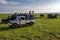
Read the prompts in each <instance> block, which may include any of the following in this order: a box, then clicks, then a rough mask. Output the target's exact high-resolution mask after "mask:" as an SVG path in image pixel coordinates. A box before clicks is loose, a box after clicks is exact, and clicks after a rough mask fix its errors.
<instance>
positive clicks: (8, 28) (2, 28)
mask: <svg viewBox="0 0 60 40" xmlns="http://www.w3.org/2000/svg"><path fill="white" fill-rule="evenodd" d="M25 27H30V26H22V27H21V26H20V27H16V28H10V27H8V26H7V27H0V31H8V30H13V29H19V28H25Z"/></svg>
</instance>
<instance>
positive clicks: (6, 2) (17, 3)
mask: <svg viewBox="0 0 60 40" xmlns="http://www.w3.org/2000/svg"><path fill="white" fill-rule="evenodd" d="M0 4H3V5H20V3H19V2H8V1H6V0H0Z"/></svg>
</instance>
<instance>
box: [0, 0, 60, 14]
mask: <svg viewBox="0 0 60 40" xmlns="http://www.w3.org/2000/svg"><path fill="white" fill-rule="evenodd" d="M30 10H32V11H34V12H35V13H53V12H60V0H0V13H14V12H19V13H25V12H26V13H28V12H29V11H30Z"/></svg>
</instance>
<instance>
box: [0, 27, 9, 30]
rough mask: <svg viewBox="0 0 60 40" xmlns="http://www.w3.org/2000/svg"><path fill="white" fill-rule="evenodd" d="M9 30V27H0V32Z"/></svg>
mask: <svg viewBox="0 0 60 40" xmlns="http://www.w3.org/2000/svg"><path fill="white" fill-rule="evenodd" d="M9 29H10V28H9V27H0V31H7V30H9Z"/></svg>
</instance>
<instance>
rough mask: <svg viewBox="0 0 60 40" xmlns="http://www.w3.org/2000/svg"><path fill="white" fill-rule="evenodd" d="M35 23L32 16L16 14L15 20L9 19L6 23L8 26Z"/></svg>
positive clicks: (13, 26)
mask: <svg viewBox="0 0 60 40" xmlns="http://www.w3.org/2000/svg"><path fill="white" fill-rule="evenodd" d="M34 23H35V19H34V16H33V17H31V16H30V15H27V16H16V18H15V20H10V21H9V22H8V25H9V27H10V28H16V27H18V26H25V25H28V24H29V25H33V24H34Z"/></svg>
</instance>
